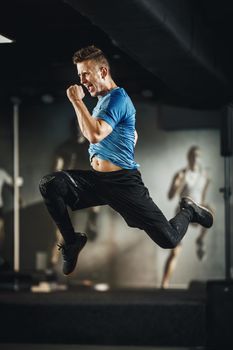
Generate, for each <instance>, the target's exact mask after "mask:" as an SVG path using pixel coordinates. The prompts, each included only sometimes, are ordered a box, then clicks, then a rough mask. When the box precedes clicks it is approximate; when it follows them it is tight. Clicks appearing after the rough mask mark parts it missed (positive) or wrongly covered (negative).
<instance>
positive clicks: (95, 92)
mask: <svg viewBox="0 0 233 350" xmlns="http://www.w3.org/2000/svg"><path fill="white" fill-rule="evenodd" d="M77 70H78V75H79V78H80V82H81V84H82V85H84V86H85V87H86V88H87V90H88V91H89V93H90V95H91V96H92V97H96V96H99V95H103V94H104V93H105V91H106V80H105V74H104V69H103V67H100V66H99V65H98V64H97V63H96V62H95V61H93V60H87V61H84V62H80V63H77Z"/></svg>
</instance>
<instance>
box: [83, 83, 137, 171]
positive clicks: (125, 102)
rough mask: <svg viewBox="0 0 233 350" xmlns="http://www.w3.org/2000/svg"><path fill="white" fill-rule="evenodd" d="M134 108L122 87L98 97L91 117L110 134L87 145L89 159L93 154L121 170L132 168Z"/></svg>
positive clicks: (133, 165) (134, 164) (133, 166)
mask: <svg viewBox="0 0 233 350" xmlns="http://www.w3.org/2000/svg"><path fill="white" fill-rule="evenodd" d="M135 113H136V110H135V108H134V105H133V103H132V101H131V99H130V98H129V96H128V95H127V93H126V92H125V90H124V89H123V88H119V87H117V88H114V89H112V90H111V91H110V92H109V93H107V94H106V95H104V96H102V97H100V98H99V101H98V103H97V105H96V106H95V108H94V110H93V112H92V116H93V117H94V118H98V119H102V120H104V121H105V122H106V123H108V124H109V125H110V126H111V127H112V129H113V130H112V132H111V133H110V134H109V135H108V136H106V137H105V138H104V139H103V140H102V141H100V142H98V143H94V144H93V143H90V146H89V154H90V159H91V158H92V157H93V156H94V155H96V156H97V157H98V158H100V159H104V160H109V161H110V162H112V163H113V164H115V165H118V166H120V167H121V168H123V169H136V168H138V167H139V164H137V163H135V161H134V138H135V135H134V131H135Z"/></svg>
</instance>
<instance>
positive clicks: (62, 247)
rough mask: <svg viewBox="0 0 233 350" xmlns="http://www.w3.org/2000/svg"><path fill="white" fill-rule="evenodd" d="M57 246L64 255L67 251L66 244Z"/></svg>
mask: <svg viewBox="0 0 233 350" xmlns="http://www.w3.org/2000/svg"><path fill="white" fill-rule="evenodd" d="M57 246H58V250H61V252H62V254H64V253H65V251H66V246H65V244H64V243H58V244H57Z"/></svg>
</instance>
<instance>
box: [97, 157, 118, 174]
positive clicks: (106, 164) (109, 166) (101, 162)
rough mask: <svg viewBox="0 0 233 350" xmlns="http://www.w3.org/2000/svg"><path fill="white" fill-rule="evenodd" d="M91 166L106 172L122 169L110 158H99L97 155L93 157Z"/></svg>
mask: <svg viewBox="0 0 233 350" xmlns="http://www.w3.org/2000/svg"><path fill="white" fill-rule="evenodd" d="M91 166H92V168H93V169H94V170H96V171H104V172H108V171H117V170H121V169H122V168H121V167H119V166H118V165H115V164H113V163H112V162H110V161H109V160H105V159H100V158H98V157H96V156H94V157H93V158H92V160H91Z"/></svg>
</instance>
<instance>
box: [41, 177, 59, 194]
mask: <svg viewBox="0 0 233 350" xmlns="http://www.w3.org/2000/svg"><path fill="white" fill-rule="evenodd" d="M54 179H55V176H54V175H53V174H49V175H45V176H43V177H42V179H41V180H40V182H39V190H40V193H41V194H42V196H43V197H46V196H47V195H48V192H49V187H51V182H52V180H54Z"/></svg>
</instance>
